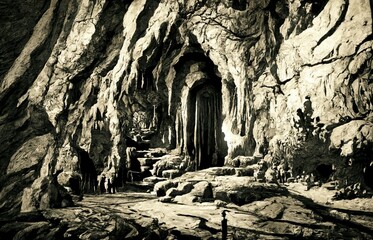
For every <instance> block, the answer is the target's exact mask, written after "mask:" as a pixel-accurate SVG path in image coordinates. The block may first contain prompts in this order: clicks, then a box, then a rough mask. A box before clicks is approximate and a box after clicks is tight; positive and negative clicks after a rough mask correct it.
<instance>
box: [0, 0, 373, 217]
mask: <svg viewBox="0 0 373 240" xmlns="http://www.w3.org/2000/svg"><path fill="white" fill-rule="evenodd" d="M9 9H11V10H12V11H9ZM0 11H1V14H0V16H1V17H0V18H1V21H0V24H1V28H0V29H1V31H2V32H1V41H0V44H1V58H0V61H1V69H0V77H1V79H0V80H1V82H0V83H1V85H0V111H1V116H0V132H1V138H0V158H1V161H0V172H1V181H0V186H1V188H0V189H1V192H0V203H2V204H1V206H0V208H1V210H2V211H3V212H8V213H14V212H17V211H19V210H20V208H21V205H22V209H30V208H31V209H33V208H38V207H40V206H43V208H44V207H47V206H48V204H49V206H61V204H62V201H63V199H61V198H59V199H60V200H61V203H58V204H56V203H52V202H50V203H48V199H52V198H51V193H49V195H48V193H47V195H43V194H45V193H44V191H39V190H38V188H40V186H41V184H39V183H41V182H43V181H50V184H46V185H47V186H51V185H53V177H52V176H53V174H55V173H56V172H58V171H60V170H61V171H62V172H63V173H61V174H60V176H59V182H60V183H63V182H65V183H67V182H69V181H72V182H70V186H71V187H72V188H74V186H75V187H76V189H72V190H73V191H80V190H81V189H82V188H84V189H85V191H93V190H94V189H95V187H94V186H95V184H96V177H97V174H99V173H101V172H104V173H106V176H113V175H115V174H119V175H120V173H121V172H123V169H124V168H125V160H126V151H125V148H126V146H127V145H128V144H127V143H126V142H128V141H127V140H126V139H127V138H128V137H132V135H133V134H134V133H133V132H132V129H139V128H151V129H153V130H155V134H153V136H152V138H151V144H152V145H153V146H161V147H168V148H170V149H174V148H176V149H178V150H179V152H180V153H181V154H182V155H184V156H185V157H186V158H188V159H190V161H189V162H190V163H191V164H192V165H193V168H194V169H199V168H206V167H209V166H219V165H223V164H224V163H225V164H230V162H231V160H232V159H234V158H236V157H238V156H253V155H255V156H259V157H260V156H262V157H263V156H265V155H271V159H272V161H271V164H279V163H281V161H282V163H284V162H285V163H286V164H287V165H288V166H290V167H292V171H293V173H294V174H300V173H302V172H303V171H305V172H307V173H310V172H315V173H318V174H319V175H320V177H328V176H329V175H330V174H331V173H332V174H335V178H336V179H339V180H341V183H343V184H345V185H348V184H352V183H355V182H360V181H361V182H362V183H363V184H365V185H366V186H367V187H373V186H372V185H373V184H372V179H371V177H369V176H367V174H365V175H364V171H365V173H367V172H368V173H369V172H372V167H371V166H370V164H371V161H372V159H371V156H372V142H373V123H372V118H373V116H372V108H373V105H372V104H373V103H372V93H373V89H372V86H373V85H372V64H373V63H372V43H373V40H372V2H371V1H368V0H359V1H358V0H329V1H326V0H325V1H317V2H314V1H301V0H289V1H287V0H281V1H272V0H260V1H249V0H246V1H243V0H233V1H231V0H224V1H212V0H178V1H166V0H159V1H150V0H135V1H132V2H129V1H105V0H97V1H89V0H82V1H58V0H51V1H32V0H29V1H5V2H4V3H2V4H1V6H0ZM333 172H334V173H333ZM324 175H328V176H324ZM347 176H348V177H347ZM43 179H44V180H43ZM45 179H52V180H45ZM74 179H75V180H74ZM55 189H56V191H59V190H58V189H59V188H58V187H56V188H55ZM25 191H26V192H28V193H32V194H31V196H28V198H32V199H34V203H32V204H31V203H30V204H31V205H32V206H31V205H30V204H29V205H27V202H32V201H29V199H27V198H26V199H25V198H24V199H23V200H22V195H23V192H25ZM61 191H62V190H61ZM53 194H55V195H56V193H53ZM59 194H60V195H58V194H57V195H58V196H63V195H64V193H62V192H60V193H59ZM25 195H30V194H25ZM41 195H43V196H44V197H43V196H41ZM57 195H56V196H57ZM41 199H44V200H41ZM60 200H58V201H60ZM35 201H36V203H35ZM39 202H42V203H43V204H42V205H40V204H39Z"/></svg>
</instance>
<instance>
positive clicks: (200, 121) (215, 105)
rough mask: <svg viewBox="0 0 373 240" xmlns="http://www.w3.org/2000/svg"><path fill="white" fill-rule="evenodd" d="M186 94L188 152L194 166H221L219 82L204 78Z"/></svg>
mask: <svg viewBox="0 0 373 240" xmlns="http://www.w3.org/2000/svg"><path fill="white" fill-rule="evenodd" d="M216 82H217V83H216ZM189 96H190V99H189V114H188V116H189V118H188V132H189V134H188V135H189V141H188V152H189V155H190V156H191V157H192V159H194V161H195V169H196V170H199V169H205V168H209V167H212V166H222V165H223V163H224V147H223V143H224V140H223V139H224V137H223V133H222V127H221V126H222V116H221V111H222V106H221V105H222V104H221V102H222V100H221V83H220V81H207V80H206V81H204V82H203V83H202V84H199V85H198V86H196V87H195V88H193V89H192V90H191V92H190V95H189Z"/></svg>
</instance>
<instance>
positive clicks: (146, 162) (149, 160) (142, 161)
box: [137, 157, 162, 167]
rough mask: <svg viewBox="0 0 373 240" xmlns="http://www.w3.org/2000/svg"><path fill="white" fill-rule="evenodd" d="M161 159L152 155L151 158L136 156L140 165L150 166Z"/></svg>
mask: <svg viewBox="0 0 373 240" xmlns="http://www.w3.org/2000/svg"><path fill="white" fill-rule="evenodd" d="M161 159H162V158H161V157H152V158H149V157H140V158H137V160H138V161H139V162H140V165H141V166H150V167H152V166H153V164H154V163H156V162H158V161H159V160H161Z"/></svg>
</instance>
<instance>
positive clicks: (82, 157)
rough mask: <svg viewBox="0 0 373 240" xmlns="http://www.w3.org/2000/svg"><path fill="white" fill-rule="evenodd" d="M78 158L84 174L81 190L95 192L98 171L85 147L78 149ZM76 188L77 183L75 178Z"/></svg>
mask: <svg viewBox="0 0 373 240" xmlns="http://www.w3.org/2000/svg"><path fill="white" fill-rule="evenodd" d="M77 152H78V159H79V162H80V172H81V175H82V179H81V186H80V191H82V193H93V192H95V190H96V186H97V171H96V167H95V164H94V163H93V160H92V159H91V158H90V156H89V154H88V152H86V151H85V150H83V149H78V150H77ZM73 181H74V182H73V185H74V188H76V187H77V186H76V185H77V183H76V182H75V180H73Z"/></svg>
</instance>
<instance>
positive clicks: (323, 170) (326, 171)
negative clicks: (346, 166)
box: [316, 164, 333, 182]
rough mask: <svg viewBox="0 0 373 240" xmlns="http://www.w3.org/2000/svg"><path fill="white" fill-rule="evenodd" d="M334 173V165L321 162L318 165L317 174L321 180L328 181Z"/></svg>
mask: <svg viewBox="0 0 373 240" xmlns="http://www.w3.org/2000/svg"><path fill="white" fill-rule="evenodd" d="M332 173H333V166H332V165H330V164H320V165H318V166H317V167H316V176H317V177H318V178H319V180H321V181H323V182H325V181H327V180H328V179H329V178H330V176H331V175H332Z"/></svg>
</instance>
